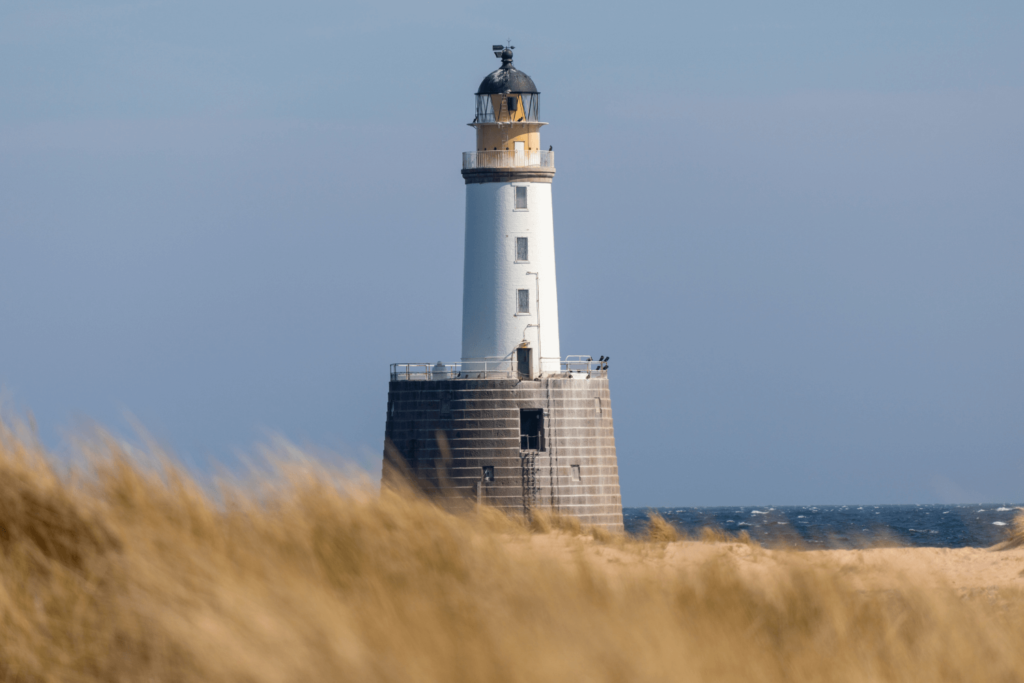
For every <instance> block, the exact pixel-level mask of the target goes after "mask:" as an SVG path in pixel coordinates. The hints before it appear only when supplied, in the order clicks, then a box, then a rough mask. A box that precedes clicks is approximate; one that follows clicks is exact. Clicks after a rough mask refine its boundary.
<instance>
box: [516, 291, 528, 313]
mask: <svg viewBox="0 0 1024 683" xmlns="http://www.w3.org/2000/svg"><path fill="white" fill-rule="evenodd" d="M529 312H530V290H528V289H517V290H516V313H519V314H523V313H529Z"/></svg>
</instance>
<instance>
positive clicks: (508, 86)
mask: <svg viewBox="0 0 1024 683" xmlns="http://www.w3.org/2000/svg"><path fill="white" fill-rule="evenodd" d="M495 52H497V50H495ZM506 92H514V93H534V94H536V93H537V86H536V85H534V83H533V79H532V78H530V77H529V76H527V75H526V74H524V73H523V72H522V71H520V70H519V69H517V68H515V67H514V66H512V50H511V49H509V48H505V49H504V50H502V52H501V68H500V69H498V70H496V71H493V72H491V73H490V74H488V75H487V78H485V79H484V80H482V81H481V82H480V87H479V88H477V90H476V94H477V95H502V94H504V93H506Z"/></svg>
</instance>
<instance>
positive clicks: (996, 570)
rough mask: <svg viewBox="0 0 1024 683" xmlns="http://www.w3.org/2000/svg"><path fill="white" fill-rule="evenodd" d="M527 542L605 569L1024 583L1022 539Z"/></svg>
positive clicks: (875, 585)
mask: <svg viewBox="0 0 1024 683" xmlns="http://www.w3.org/2000/svg"><path fill="white" fill-rule="evenodd" d="M532 543H533V544H534V545H541V546H546V547H547V549H548V550H551V551H554V552H559V551H564V552H567V553H578V552H581V551H582V552H584V553H585V554H586V555H588V556H591V557H594V558H599V559H600V560H602V561H603V562H604V563H606V566H608V568H609V569H614V568H615V567H627V566H630V565H633V566H635V565H636V564H637V563H640V564H644V565H647V566H649V567H652V568H656V569H658V570H660V571H666V572H679V571H683V572H686V571H693V570H696V569H699V568H701V567H705V566H707V565H708V563H712V562H721V561H725V562H728V563H729V564H731V565H732V566H734V567H735V568H736V569H737V571H738V572H739V574H740V576H741V577H743V578H744V579H747V580H751V581H754V582H757V581H758V580H759V579H767V578H768V577H773V576H777V575H779V573H780V572H778V571H776V570H777V569H779V568H781V566H782V565H791V564H792V563H793V562H794V561H806V562H808V563H811V564H814V565H817V566H821V567H825V568H828V570H829V571H835V572H836V573H837V574H840V575H843V576H844V577H845V578H847V579H850V580H852V581H853V582H854V584H855V585H858V584H859V585H861V586H862V587H863V588H864V589H866V590H872V589H876V590H877V589H879V588H883V589H884V588H887V587H892V588H896V587H898V586H900V585H906V582H907V581H908V580H909V581H910V582H911V583H913V584H914V585H918V586H921V587H937V588H938V587H946V588H951V589H952V590H954V591H955V592H956V593H958V594H960V595H977V594H984V593H986V592H991V593H993V594H994V593H996V592H999V593H1004V594H1005V593H1006V590H1007V589H1012V590H1014V591H1018V590H1019V591H1024V547H1016V548H1008V547H1006V544H1001V545H998V546H994V547H992V548H915V547H880V548H864V549H829V550H806V549H770V548H763V547H761V546H758V545H752V544H746V543H708V542H703V541H676V542H673V543H668V544H666V545H664V546H660V547H659V548H658V550H656V551H655V550H652V549H651V547H650V546H648V548H647V549H643V550H639V551H638V550H637V549H635V548H632V549H631V548H628V547H627V548H622V547H616V546H614V545H606V544H601V543H597V542H594V541H592V540H591V539H588V538H583V537H579V536H577V537H570V536H567V535H562V534H550V535H538V536H534V537H533V538H532Z"/></svg>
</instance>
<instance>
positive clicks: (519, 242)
mask: <svg viewBox="0 0 1024 683" xmlns="http://www.w3.org/2000/svg"><path fill="white" fill-rule="evenodd" d="M529 260H530V239H529V238H528V237H517V238H516V261H520V262H524V263H525V262H527V261H529Z"/></svg>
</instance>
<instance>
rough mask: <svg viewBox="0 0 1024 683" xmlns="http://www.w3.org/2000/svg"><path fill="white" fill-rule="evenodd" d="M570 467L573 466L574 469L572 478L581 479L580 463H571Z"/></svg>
mask: <svg viewBox="0 0 1024 683" xmlns="http://www.w3.org/2000/svg"><path fill="white" fill-rule="evenodd" d="M570 467H571V468H572V470H571V471H572V480H573V481H579V480H580V466H579V465H570Z"/></svg>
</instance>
